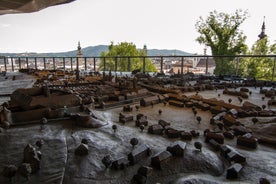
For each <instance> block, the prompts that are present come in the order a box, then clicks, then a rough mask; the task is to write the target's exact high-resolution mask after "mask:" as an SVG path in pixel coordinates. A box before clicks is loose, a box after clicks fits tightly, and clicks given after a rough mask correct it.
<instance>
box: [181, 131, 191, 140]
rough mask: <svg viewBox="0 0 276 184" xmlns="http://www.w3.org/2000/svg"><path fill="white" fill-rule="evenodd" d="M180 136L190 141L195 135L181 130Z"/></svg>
mask: <svg viewBox="0 0 276 184" xmlns="http://www.w3.org/2000/svg"><path fill="white" fill-rule="evenodd" d="M180 138H181V139H182V140H187V141H190V140H192V138H193V135H192V134H191V133H190V132H185V131H182V132H180Z"/></svg>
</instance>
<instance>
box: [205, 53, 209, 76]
mask: <svg viewBox="0 0 276 184" xmlns="http://www.w3.org/2000/svg"><path fill="white" fill-rule="evenodd" d="M208 65H209V56H207V58H206V69H205V75H207V74H208V67H209V66H208Z"/></svg>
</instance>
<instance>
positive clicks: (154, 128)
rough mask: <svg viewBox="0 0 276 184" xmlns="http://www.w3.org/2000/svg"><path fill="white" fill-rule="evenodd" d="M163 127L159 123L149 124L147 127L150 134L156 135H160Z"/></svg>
mask: <svg viewBox="0 0 276 184" xmlns="http://www.w3.org/2000/svg"><path fill="white" fill-rule="evenodd" d="M163 130H164V129H163V127H162V126H161V125H159V124H155V125H151V126H149V128H148V132H149V133H150V134H158V135H162V134H163Z"/></svg>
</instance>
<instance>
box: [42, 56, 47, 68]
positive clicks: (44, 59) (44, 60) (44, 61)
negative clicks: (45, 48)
mask: <svg viewBox="0 0 276 184" xmlns="http://www.w3.org/2000/svg"><path fill="white" fill-rule="evenodd" d="M43 63H44V70H46V58H45V57H43Z"/></svg>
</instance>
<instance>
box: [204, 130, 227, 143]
mask: <svg viewBox="0 0 276 184" xmlns="http://www.w3.org/2000/svg"><path fill="white" fill-rule="evenodd" d="M211 139H214V140H215V141H216V142H217V143H219V144H223V143H224V136H223V135H222V134H220V133H213V132H208V133H207V134H206V137H205V142H209V141H210V140H211Z"/></svg>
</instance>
